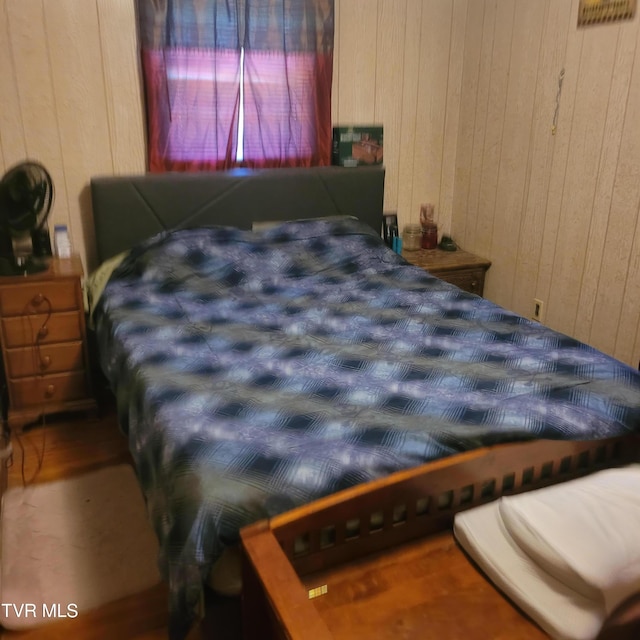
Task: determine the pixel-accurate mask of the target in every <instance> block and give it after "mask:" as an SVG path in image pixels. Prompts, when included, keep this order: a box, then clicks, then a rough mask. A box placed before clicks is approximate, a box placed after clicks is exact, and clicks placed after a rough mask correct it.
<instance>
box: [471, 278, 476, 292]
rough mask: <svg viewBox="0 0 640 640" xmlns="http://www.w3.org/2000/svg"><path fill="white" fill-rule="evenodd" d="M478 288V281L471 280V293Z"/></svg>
mask: <svg viewBox="0 0 640 640" xmlns="http://www.w3.org/2000/svg"><path fill="white" fill-rule="evenodd" d="M477 288H478V281H477V280H472V281H471V289H472V290H473V291H475V290H476V289H477Z"/></svg>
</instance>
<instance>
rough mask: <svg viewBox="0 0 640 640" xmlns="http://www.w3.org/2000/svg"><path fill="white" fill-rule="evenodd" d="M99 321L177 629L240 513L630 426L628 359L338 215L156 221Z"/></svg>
mask: <svg viewBox="0 0 640 640" xmlns="http://www.w3.org/2000/svg"><path fill="white" fill-rule="evenodd" d="M95 318H96V325H97V334H98V340H99V344H100V354H101V360H102V367H103V369H104V371H105V373H106V375H107V378H108V380H109V381H110V384H111V385H112V388H113V390H114V392H115V394H116V398H117V403H118V411H119V418H120V422H121V425H122V428H123V429H124V430H125V432H126V433H127V434H128V437H129V441H130V448H131V451H132V454H133V456H134V459H135V463H136V466H137V473H138V476H139V480H140V483H141V485H142V488H143V491H144V493H145V496H146V500H147V505H148V510H149V514H150V518H151V521H152V523H153V526H154V528H155V531H156V533H157V536H158V538H159V540H160V546H161V550H160V565H161V569H162V570H163V572H164V575H165V577H166V578H167V580H168V581H169V584H170V588H171V609H172V614H173V623H172V626H173V630H174V635H175V636H179V635H180V633H181V631H180V629H181V628H182V625H183V623H184V624H186V623H188V620H189V618H190V616H191V614H192V612H193V610H194V608H195V605H196V604H197V603H198V599H199V597H200V594H201V585H202V582H203V580H204V578H205V577H206V575H207V573H208V571H209V569H210V567H211V565H212V563H213V562H214V560H215V559H216V558H218V557H219V555H220V554H221V552H222V551H223V549H224V548H225V547H226V546H227V545H235V544H236V543H237V542H238V540H239V529H240V528H241V527H242V526H244V525H246V524H249V523H251V522H253V521H256V520H258V519H261V518H265V517H267V516H272V515H275V514H278V513H281V512H283V511H285V510H288V509H291V508H292V507H296V506H298V505H301V504H303V503H307V502H309V501H311V500H314V499H316V498H319V497H321V496H324V495H327V494H330V493H333V492H335V491H338V490H340V489H343V488H345V487H349V486H351V485H354V484H357V483H362V482H366V481H368V480H372V479H374V478H378V477H380V476H384V475H386V474H389V473H392V472H393V471H396V470H399V469H404V468H407V467H412V466H415V465H419V464H421V463H423V462H426V461H429V460H433V459H435V458H439V457H443V456H448V455H451V454H454V453H456V452H460V451H464V450H468V449H473V448H475V447H480V446H484V445H490V444H495V443H499V442H505V441H515V440H526V439H532V438H556V439H592V438H604V437H608V436H615V435H620V434H624V433H626V432H628V431H631V430H638V429H640V375H639V374H638V372H636V371H634V370H633V369H631V368H630V367H628V366H626V365H624V364H622V363H620V362H618V361H616V360H614V359H612V358H610V357H608V356H606V355H604V354H602V353H600V352H598V351H596V350H594V349H592V348H590V347H588V346H585V345H584V344H581V343H579V342H577V341H575V340H573V339H571V338H569V337H567V336H565V335H561V334H559V333H556V332H554V331H552V330H550V329H548V328H546V327H544V326H542V325H540V324H537V323H534V322H531V321H528V320H526V319H523V318H521V317H519V316H517V315H515V314H513V313H510V312H508V311H505V310H504V309H502V308H500V307H497V306H496V305H494V304H492V303H491V302H489V301H487V300H484V299H482V298H479V297H476V296H473V295H470V294H466V293H464V292H462V291H460V290H459V289H457V288H456V287H454V286H451V285H448V284H446V283H444V282H442V281H440V280H438V279H436V278H434V277H432V276H430V275H429V274H427V273H426V272H425V271H424V270H422V269H420V268H417V267H412V266H410V265H408V264H407V263H406V262H405V261H404V260H403V259H402V258H401V257H400V256H398V255H396V254H395V253H393V252H392V251H391V250H390V249H388V248H387V247H386V246H385V245H384V244H383V242H382V241H381V239H380V238H379V237H378V236H377V235H376V234H374V233H373V232H372V231H371V230H370V229H369V228H368V227H365V226H364V225H362V224H361V223H359V222H358V221H356V220H355V219H352V218H348V217H345V218H335V219H331V220H330V219H326V220H312V221H300V222H291V223H285V224H283V225H280V226H277V227H275V228H271V229H269V230H266V231H262V232H249V231H241V230H237V229H230V228H222V227H210V228H199V229H194V230H183V231H176V232H172V233H165V234H162V235H160V236H156V237H155V238H152V239H150V240H149V241H147V242H146V243H144V244H142V245H140V246H138V247H136V248H135V249H134V250H132V251H131V253H130V254H129V256H128V257H127V258H126V259H125V261H124V262H123V263H122V264H121V266H120V267H119V268H118V269H117V270H116V271H115V272H114V274H113V276H112V277H111V279H110V281H109V283H108V284H107V286H106V288H105V291H104V293H103V295H102V298H101V300H100V302H99V304H98V308H97V310H96V314H95Z"/></svg>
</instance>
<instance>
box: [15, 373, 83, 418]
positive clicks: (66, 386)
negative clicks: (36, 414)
mask: <svg viewBox="0 0 640 640" xmlns="http://www.w3.org/2000/svg"><path fill="white" fill-rule="evenodd" d="M87 393H88V389H87V381H86V378H85V375H84V372H82V371H78V372H73V373H61V374H59V375H51V376H44V377H42V378H22V379H20V380H10V381H9V394H10V396H11V400H12V401H13V404H12V407H13V408H14V409H24V408H25V407H32V406H34V405H38V404H42V405H47V404H52V405H53V404H56V403H61V402H68V401H70V400H79V399H81V398H86V397H87Z"/></svg>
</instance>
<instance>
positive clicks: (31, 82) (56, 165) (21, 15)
mask: <svg viewBox="0 0 640 640" xmlns="http://www.w3.org/2000/svg"><path fill="white" fill-rule="evenodd" d="M4 7H5V11H6V17H7V19H8V31H9V41H10V45H9V46H10V48H11V55H12V57H13V68H14V78H15V97H16V98H17V104H18V107H19V109H20V120H21V127H22V131H23V135H24V147H22V145H21V144H19V143H18V145H19V146H20V153H19V154H18V153H16V152H17V151H18V149H17V148H16V149H11V150H9V149H6V152H7V155H6V156H5V160H6V161H7V162H10V163H11V164H14V163H15V162H19V161H22V160H24V159H25V157H28V158H30V159H33V160H38V161H39V162H41V163H42V164H44V166H45V167H46V168H47V170H48V171H49V173H50V174H51V178H52V180H53V182H54V188H55V202H54V204H53V209H52V212H51V219H50V221H49V223H50V226H51V227H53V224H54V223H56V222H57V223H62V224H67V225H68V224H69V204H68V195H67V189H66V185H65V181H64V167H63V158H62V151H61V146H60V133H59V125H60V122H59V114H58V112H57V105H56V101H55V96H54V87H53V82H52V79H51V56H50V52H51V48H52V44H51V42H50V36H51V33H50V29H49V26H48V25H45V20H44V12H43V6H42V3H41V2H24V0H5V2H4ZM45 26H46V27H47V28H45ZM62 37H63V38H64V37H65V36H64V34H63V35H62ZM5 100H7V104H8V105H11V104H12V102H13V100H12V98H11V97H10V96H4V95H3V96H2V101H3V108H2V111H4V103H5ZM14 108H15V105H14ZM3 135H4V129H3ZM23 151H24V157H22V152H23ZM14 154H15V155H14Z"/></svg>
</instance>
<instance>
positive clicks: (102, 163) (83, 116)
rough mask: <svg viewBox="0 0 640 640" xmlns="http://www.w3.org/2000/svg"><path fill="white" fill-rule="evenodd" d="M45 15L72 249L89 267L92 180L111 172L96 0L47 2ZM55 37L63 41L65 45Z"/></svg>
mask: <svg viewBox="0 0 640 640" xmlns="http://www.w3.org/2000/svg"><path fill="white" fill-rule="evenodd" d="M45 19H46V22H47V28H48V32H49V34H50V37H51V38H52V39H53V42H52V46H51V67H52V77H53V83H54V89H55V95H56V104H57V111H58V115H59V121H58V126H59V131H60V140H61V144H62V149H63V154H64V165H65V181H66V184H67V188H68V191H69V194H73V199H70V202H69V219H70V234H71V239H72V243H73V247H74V249H75V250H76V251H78V252H79V253H80V255H81V256H82V258H83V262H84V265H85V270H87V271H90V270H91V269H92V268H95V267H96V266H97V264H96V257H95V232H94V228H93V218H92V216H91V199H90V195H89V190H88V183H89V178H90V177H91V176H92V175H96V174H105V173H109V172H111V171H113V162H112V159H111V151H110V145H111V142H110V137H109V117H108V113H107V106H106V93H105V91H106V89H105V84H104V76H103V71H102V52H101V49H100V38H99V24H98V11H97V7H96V4H95V2H91V3H85V2H82V3H78V2H77V0H46V3H45ZM56 38H62V39H64V46H63V45H62V43H61V42H59V41H56Z"/></svg>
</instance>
